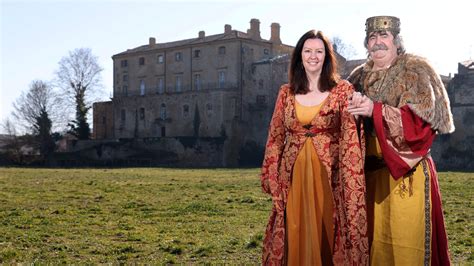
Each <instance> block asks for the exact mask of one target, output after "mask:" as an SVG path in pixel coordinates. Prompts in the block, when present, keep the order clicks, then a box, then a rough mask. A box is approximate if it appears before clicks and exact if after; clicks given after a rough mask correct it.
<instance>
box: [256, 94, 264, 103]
mask: <svg viewBox="0 0 474 266" xmlns="http://www.w3.org/2000/svg"><path fill="white" fill-rule="evenodd" d="M265 102H266V99H265V95H257V105H265Z"/></svg>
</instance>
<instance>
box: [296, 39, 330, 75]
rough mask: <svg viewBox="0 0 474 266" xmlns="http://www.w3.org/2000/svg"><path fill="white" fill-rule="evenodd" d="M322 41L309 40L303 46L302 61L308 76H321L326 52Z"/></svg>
mask: <svg viewBox="0 0 474 266" xmlns="http://www.w3.org/2000/svg"><path fill="white" fill-rule="evenodd" d="M324 48H325V47H324V43H323V41H322V40H321V39H308V40H306V41H305V42H304V44H303V50H302V51H301V60H302V61H303V67H304V69H305V71H306V74H307V75H319V74H321V70H322V69H323V63H324V57H325V56H326V51H325V49H324Z"/></svg>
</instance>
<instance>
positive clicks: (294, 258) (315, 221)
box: [286, 101, 334, 265]
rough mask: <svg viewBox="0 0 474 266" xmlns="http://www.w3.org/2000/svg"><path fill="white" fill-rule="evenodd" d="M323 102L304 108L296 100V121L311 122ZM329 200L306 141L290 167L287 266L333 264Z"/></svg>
mask: <svg viewBox="0 0 474 266" xmlns="http://www.w3.org/2000/svg"><path fill="white" fill-rule="evenodd" d="M323 103H324V101H323ZM323 103H321V104H319V105H315V106H304V105H301V104H300V103H298V102H297V101H295V107H296V116H297V118H298V120H299V122H300V123H302V124H308V123H310V122H311V121H312V119H313V118H314V116H315V115H317V114H318V112H319V109H320V107H321V105H322V104H323ZM332 198H333V196H332V190H331V187H330V183H329V178H328V175H327V173H326V170H325V169H324V166H323V165H322V164H321V162H320V161H319V158H318V155H317V154H316V150H315V148H314V145H313V143H312V141H311V138H308V139H306V141H305V143H304V146H303V148H302V149H301V151H300V153H299V154H298V157H297V159H296V162H295V164H294V167H293V175H292V181H291V187H290V191H289V195H288V202H287V205H286V217H287V218H286V219H287V231H288V236H287V237H288V239H287V240H288V258H287V259H288V261H287V262H288V265H332V246H333V242H334V229H333V221H332V217H333V201H332Z"/></svg>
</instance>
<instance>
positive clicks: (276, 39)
mask: <svg viewBox="0 0 474 266" xmlns="http://www.w3.org/2000/svg"><path fill="white" fill-rule="evenodd" d="M270 27H271V29H272V31H271V35H270V41H271V42H272V43H275V44H281V39H280V24H278V23H275V22H273V23H272V25H271V26H270Z"/></svg>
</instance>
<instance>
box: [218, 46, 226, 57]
mask: <svg viewBox="0 0 474 266" xmlns="http://www.w3.org/2000/svg"><path fill="white" fill-rule="evenodd" d="M219 54H220V55H224V54H225V46H221V47H219Z"/></svg>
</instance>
